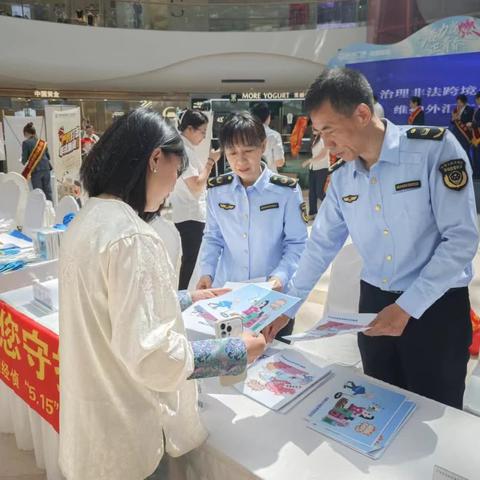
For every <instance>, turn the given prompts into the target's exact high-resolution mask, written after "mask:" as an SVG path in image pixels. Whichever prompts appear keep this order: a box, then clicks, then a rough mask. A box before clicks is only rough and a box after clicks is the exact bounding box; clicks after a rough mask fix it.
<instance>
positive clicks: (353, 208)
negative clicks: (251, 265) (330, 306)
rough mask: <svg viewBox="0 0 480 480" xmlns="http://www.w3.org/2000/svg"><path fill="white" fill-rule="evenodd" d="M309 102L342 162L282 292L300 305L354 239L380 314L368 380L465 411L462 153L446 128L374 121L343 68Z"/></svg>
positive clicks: (366, 303) (466, 271) (369, 100)
mask: <svg viewBox="0 0 480 480" xmlns="http://www.w3.org/2000/svg"><path fill="white" fill-rule="evenodd" d="M305 104H306V108H307V110H308V111H309V112H310V115H311V119H312V124H313V127H314V128H316V129H317V130H318V131H320V132H321V133H322V137H323V139H324V142H325V146H326V147H328V148H329V149H330V151H331V152H332V153H334V154H335V155H337V156H339V157H341V158H342V160H340V161H339V162H337V164H336V165H335V167H336V171H335V172H334V173H333V174H332V176H331V184H330V187H329V190H328V192H327V197H326V201H325V202H324V203H323V204H322V207H321V209H320V212H319V214H318V216H317V219H316V221H315V224H314V226H313V229H312V233H311V237H310V240H309V241H308V242H307V246H306V249H305V251H304V253H303V255H302V258H301V260H300V263H299V267H298V270H297V272H296V274H295V275H294V276H293V278H292V281H291V283H290V287H289V291H288V293H289V294H291V295H295V296H299V297H301V298H306V297H307V295H308V293H309V292H310V290H311V289H312V288H313V286H314V285H315V284H316V282H317V281H318V279H319V277H320V276H321V275H322V274H323V273H324V272H325V270H326V269H327V267H328V265H329V264H330V262H331V261H332V260H333V258H334V257H335V255H336V254H337V253H338V251H339V250H340V248H341V247H342V245H343V244H344V242H345V240H346V238H347V236H348V235H351V237H352V239H353V242H354V244H355V245H356V246H357V248H358V251H359V252H360V255H361V257H362V259H363V265H364V266H363V271H362V274H361V289H360V306H359V307H360V312H363V313H378V315H377V317H376V318H375V320H374V321H373V322H372V324H371V325H370V328H369V330H367V331H366V332H365V334H362V333H361V334H359V336H358V344H359V347H360V352H361V356H362V362H363V367H364V371H365V373H366V374H368V375H371V376H373V377H376V378H378V379H381V380H384V381H386V382H388V383H391V384H394V385H398V386H400V387H403V388H406V389H408V390H411V391H413V392H416V393H419V394H421V395H424V396H427V397H430V398H433V399H435V400H438V401H440V402H443V403H445V404H448V405H451V406H454V407H457V408H462V401H463V392H464V387H465V383H464V382H465V374H466V367H467V361H468V358H469V355H468V346H469V344H470V342H471V324H470V318H469V313H470V301H469V295H468V288H467V285H468V283H469V282H470V280H471V278H472V268H471V261H472V258H473V257H474V255H475V253H476V251H477V246H478V229H477V218H476V211H475V200H474V193H473V187H472V181H471V168H470V164H469V162H468V160H467V157H466V154H465V151H464V150H463V148H462V147H461V145H460V144H459V143H458V142H457V141H456V140H455V138H454V137H453V135H452V134H451V133H450V132H448V131H447V130H445V129H442V128H428V127H398V126H396V125H394V124H392V123H390V122H389V121H387V120H380V119H379V118H378V117H376V116H375V115H374V114H373V97H372V90H371V87H370V85H369V84H368V82H367V80H366V79H365V77H364V76H363V75H362V74H360V73H359V72H356V71H353V70H350V69H333V70H329V71H325V72H324V73H322V74H321V75H320V77H319V78H318V79H317V80H316V81H315V82H314V83H313V84H312V86H311V87H310V89H309V91H308V94H307V96H306V100H305ZM294 313H295V312H294V311H292V312H289V314H290V315H293V314H294ZM284 321H285V319H279V320H277V321H276V322H275V324H274V325H272V326H270V328H267V331H266V332H265V333H266V334H267V336H268V337H269V339H271V338H272V336H274V335H275V333H276V331H277V330H278V329H279V328H281V326H282V325H283V323H284Z"/></svg>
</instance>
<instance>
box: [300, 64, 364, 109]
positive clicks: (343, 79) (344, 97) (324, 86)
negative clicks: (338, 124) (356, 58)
mask: <svg viewBox="0 0 480 480" xmlns="http://www.w3.org/2000/svg"><path fill="white" fill-rule="evenodd" d="M327 101H329V102H330V104H331V105H332V107H333V109H334V110H336V111H337V112H339V113H342V114H343V115H347V116H350V115H351V114H352V113H353V111H354V110H355V109H356V108H357V107H358V105H360V104H361V103H364V104H365V105H367V106H368V107H369V108H370V110H371V111H372V112H373V92H372V87H371V86H370V84H369V83H368V80H367V79H366V78H365V77H364V75H362V74H361V73H360V72H358V71H357V70H352V69H351V68H332V69H328V70H325V71H323V72H322V73H321V74H320V76H319V77H318V78H317V79H316V80H315V81H314V82H313V83H312V85H310V88H309V89H308V91H307V94H306V96H305V109H306V111H307V112H311V111H312V110H315V109H317V108H319V107H320V106H321V105H322V104H323V103H324V102H327Z"/></svg>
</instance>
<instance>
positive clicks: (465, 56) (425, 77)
mask: <svg viewBox="0 0 480 480" xmlns="http://www.w3.org/2000/svg"><path fill="white" fill-rule="evenodd" d="M348 66H349V67H351V68H354V69H356V70H360V71H361V72H362V73H363V74H364V75H365V76H366V77H367V79H368V81H369V82H370V84H371V85H372V88H373V91H374V93H375V94H376V95H377V97H378V99H379V102H380V103H381V104H382V106H383V108H384V110H385V116H386V118H388V119H389V120H391V121H392V122H394V123H396V124H398V125H406V124H407V118H408V115H409V98H410V97H411V96H413V95H415V96H418V97H421V98H422V104H423V107H424V110H425V123H426V124H427V125H438V126H448V125H449V123H450V118H451V112H452V111H453V108H454V106H455V97H456V96H457V95H458V94H460V93H463V94H465V95H467V97H468V100H469V103H470V104H471V105H474V95H475V94H476V93H477V91H479V90H480V78H479V76H478V72H480V53H457V54H453V55H435V56H431V57H413V58H400V59H396V60H383V61H377V62H375V61H369V62H362V63H350V64H348Z"/></svg>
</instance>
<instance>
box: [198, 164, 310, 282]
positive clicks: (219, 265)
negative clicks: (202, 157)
mask: <svg viewBox="0 0 480 480" xmlns="http://www.w3.org/2000/svg"><path fill="white" fill-rule="evenodd" d="M272 176H275V174H274V173H273V172H272V171H270V170H269V169H268V168H265V166H264V167H263V172H262V174H261V175H260V177H259V178H258V180H257V181H256V182H255V184H254V185H252V186H250V187H247V188H245V187H244V186H243V185H242V183H241V181H240V179H239V177H238V176H237V175H235V174H228V175H224V176H222V177H217V178H218V179H220V180H219V181H222V180H226V182H225V184H223V185H219V186H214V187H213V188H210V189H209V190H208V196H207V223H206V226H205V233H204V236H203V242H202V246H201V249H200V274H201V275H210V276H211V277H212V278H213V286H223V285H224V283H225V282H228V281H232V282H241V281H245V280H249V279H256V278H260V277H265V278H268V277H271V276H274V277H278V278H279V279H280V281H281V282H282V284H283V286H284V288H285V287H286V286H287V284H288V282H289V281H290V278H291V276H292V275H293V273H294V272H295V270H296V269H297V266H298V261H299V259H300V255H301V253H302V251H303V249H304V247H305V242H306V241H307V228H306V225H305V222H304V219H303V218H302V205H303V199H302V194H301V190H300V187H299V186H298V185H296V186H294V187H293V188H292V187H289V186H287V185H276V184H274V183H272V182H271V181H270V180H271V177H272ZM277 177H278V176H277ZM281 178H283V180H284V181H285V182H287V181H288V182H289V183H292V182H293V181H292V179H289V178H288V177H281ZM228 181H230V183H228ZM211 183H212V184H215V183H216V180H215V179H214V181H213V182H211ZM293 184H294V183H293Z"/></svg>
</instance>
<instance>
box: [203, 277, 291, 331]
mask: <svg viewBox="0 0 480 480" xmlns="http://www.w3.org/2000/svg"><path fill="white" fill-rule="evenodd" d="M299 301H300V299H299V298H296V297H290V296H289V295H285V294H283V293H279V292H276V291H274V290H267V289H265V288H262V287H259V286H258V285H254V284H251V285H245V286H243V287H241V288H239V289H237V290H234V291H232V292H229V293H227V294H225V295H222V296H220V297H215V298H210V299H207V300H201V301H199V302H197V303H196V304H195V306H194V307H195V310H196V312H197V313H198V315H199V316H200V317H202V318H203V319H204V320H206V321H207V322H209V323H211V324H213V325H214V324H215V323H217V322H219V321H222V320H225V319H228V318H232V317H238V316H240V317H242V323H243V327H244V328H246V329H249V330H251V331H253V332H260V331H261V330H263V329H264V328H265V327H266V326H268V325H269V324H270V323H272V322H273V321H274V320H275V319H276V318H278V317H279V316H280V315H283V314H284V313H285V312H286V311H287V310H289V309H290V308H292V307H293V306H294V305H296V304H297V303H298V302H299Z"/></svg>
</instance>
